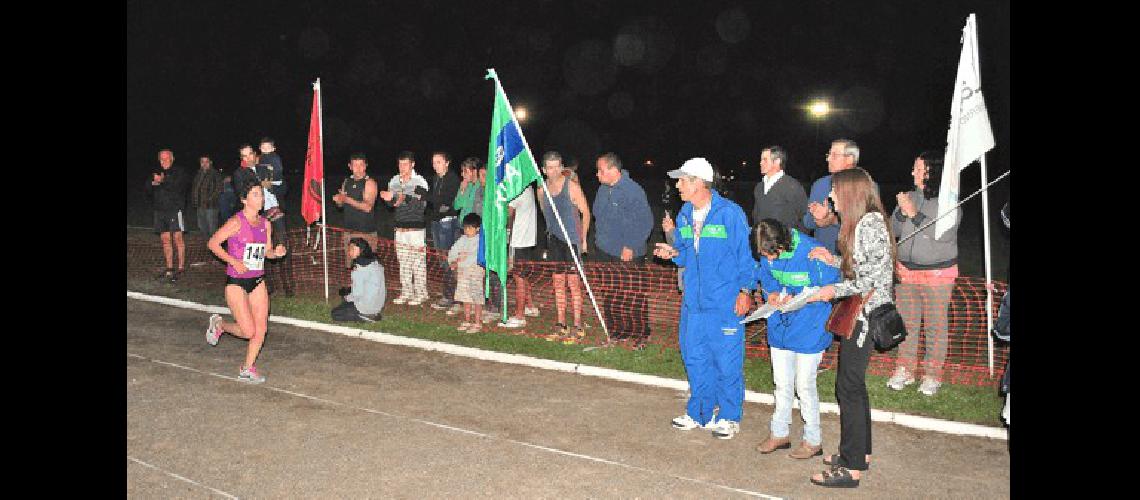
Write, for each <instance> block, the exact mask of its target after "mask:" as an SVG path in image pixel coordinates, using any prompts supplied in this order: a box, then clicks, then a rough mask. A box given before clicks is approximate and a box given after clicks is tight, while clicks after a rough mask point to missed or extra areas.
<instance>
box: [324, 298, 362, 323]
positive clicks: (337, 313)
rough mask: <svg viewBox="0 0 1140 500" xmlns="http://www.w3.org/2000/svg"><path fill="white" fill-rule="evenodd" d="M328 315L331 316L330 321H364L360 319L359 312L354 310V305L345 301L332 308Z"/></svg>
mask: <svg viewBox="0 0 1140 500" xmlns="http://www.w3.org/2000/svg"><path fill="white" fill-rule="evenodd" d="M329 315H330V316H332V319H333V320H335V321H353V322H358V323H359V322H363V321H364V318H361V317H360V311H358V310H356V304H353V303H352V302H349V301H347V300H346V301H344V302H341V303H340V305H339V306H336V307H334V308H333V309H332V311H329Z"/></svg>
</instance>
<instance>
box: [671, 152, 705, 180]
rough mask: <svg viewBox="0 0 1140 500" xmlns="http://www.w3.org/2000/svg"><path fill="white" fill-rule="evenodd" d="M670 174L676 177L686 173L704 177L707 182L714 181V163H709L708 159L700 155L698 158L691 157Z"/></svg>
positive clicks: (700, 177)
mask: <svg viewBox="0 0 1140 500" xmlns="http://www.w3.org/2000/svg"><path fill="white" fill-rule="evenodd" d="M668 175H669V177H672V178H674V179H677V178H680V177H682V176H686V175H691V176H693V177H697V178H699V179H704V180H705V181H706V182H712V181H713V168H712V165H710V164H709V161H708V160H706V159H704V158H701V157H699V156H698V157H696V158H692V159H690V160H689V161H686V162H685V163H684V164H683V165H681V168H678V169H677V170H670V171H669V174H668Z"/></svg>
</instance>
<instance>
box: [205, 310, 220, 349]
mask: <svg viewBox="0 0 1140 500" xmlns="http://www.w3.org/2000/svg"><path fill="white" fill-rule="evenodd" d="M221 336H222V316H221V315H220V314H215V315H213V316H210V326H207V327H206V343H208V344H210V345H218V338H219V337H221Z"/></svg>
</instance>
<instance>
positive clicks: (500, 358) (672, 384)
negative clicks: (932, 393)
mask: <svg viewBox="0 0 1140 500" xmlns="http://www.w3.org/2000/svg"><path fill="white" fill-rule="evenodd" d="M127 297H128V298H132V299H138V300H145V301H148V302H154V303H158V304H166V305H170V306H175V307H181V308H183V309H193V310H197V311H202V312H208V313H217V314H225V313H228V312H229V308H227V307H222V306H208V305H205V304H199V303H196V302H190V301H187V300H182V299H173V298H170V297H161V296H157V295H149V294H145V293H139V292H132V291H130V290H128V291H127ZM269 321H271V322H274V323H280V324H284V325H292V326H298V327H301V328H309V329H312V330H319V331H323V332H328V333H336V334H339V335H344V336H347V337H359V338H363V339H367V340H371V341H373V342H381V343H385V344H391V345H400V346H406V347H414V348H416V349H423V350H426V351H439V352H443V353H447V354H451V355H455V356H463V357H468V358H474V359H481V360H484V361H493V362H496V363H507V364H512V365H521V366H529V367H532V368H541V369H543V370H554V371H560V372H567V373H576V374H579V375H585V376H590V377H599V378H605V379H610V380H618V381H621V382H631V383H634V384H641V385H647V386H652V387H661V388H665V389H675V390H678V391H687V390H688V389H689V384H688V382H685V381H684V380H676V379H671V378H665V377H658V376H656V375H645V374H641V373H630V372H623V371H621V370H614V369H612V368H600V367H597V366H589V365H582V364H574V363H567V362H565V361H552V360H549V359H540V358H535V357H531V356H524V355H521V354H507V353H501V352H495V351H486V350H483V349H478V348H474V347H466V346H458V345H453V344H448V343H445V342H436V341H433V340H422V339H416V338H410V337H401V336H399V335H392V334H389V333H383V332H373V331H368V330H361V329H359V328H353V327H349V326H340V325H329V324H326V323H318V322H315V321H308V320H303V319H296V318H290V317H287V316H278V315H270V316H269ZM744 400H745V401H750V402H753V403H761V404H766V405H774V404H775V402H776V399H775V397H774V396H772V395H771V394H768V393H764V392H755V391H744ZM793 404H794V405H795V407H799V402H798V401H795V402H794V403H793ZM819 411H820V413H832V414H836V415H838V414H839V405H837V404H835V403H824V402H821V403H820V404H819ZM871 420H872V421H875V422H887V423H892V424H896V425H901V426H903V427H910V428H912V429H918V430H921V431H933V432H941V433H944V434H956V435H960V436H977V437H984V438H990V439H1001V440H1005V439H1008V433H1007V432H1006V430H1005V429H1003V428H1000V427H987V426H984V425H977V424H967V423H964V422H954V421H952V420H942V419H937V418H930V417H922V416H918V415H908V414H906V413H897V412H891V411H883V410H876V409H872V410H871Z"/></svg>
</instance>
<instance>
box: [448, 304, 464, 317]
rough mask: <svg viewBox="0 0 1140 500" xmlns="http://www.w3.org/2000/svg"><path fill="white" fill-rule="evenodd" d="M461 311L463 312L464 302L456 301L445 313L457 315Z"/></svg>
mask: <svg viewBox="0 0 1140 500" xmlns="http://www.w3.org/2000/svg"><path fill="white" fill-rule="evenodd" d="M461 312H463V304H461V303H459V302H456V303H454V304H452V305H451V307H450V308H448V309H447V312H446V313H445V314H447V315H448V316H455V315H456V314H459V313H461Z"/></svg>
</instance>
